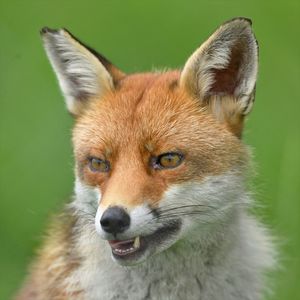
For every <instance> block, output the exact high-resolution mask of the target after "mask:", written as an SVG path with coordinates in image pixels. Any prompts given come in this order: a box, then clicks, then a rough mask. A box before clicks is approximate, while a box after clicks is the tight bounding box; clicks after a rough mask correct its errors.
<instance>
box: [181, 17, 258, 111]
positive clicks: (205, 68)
mask: <svg viewBox="0 0 300 300" xmlns="http://www.w3.org/2000/svg"><path fill="white" fill-rule="evenodd" d="M257 69H258V46H257V42H256V39H255V37H254V34H253V32H252V29H251V21H250V20H248V19H245V18H237V19H233V20H231V21H228V22H226V23H224V24H223V25H222V26H221V27H220V28H219V29H218V30H217V31H216V32H215V33H214V34H213V35H212V36H211V37H210V38H209V39H208V40H207V41H206V42H205V43H203V44H202V45H201V47H200V48H198V49H197V50H196V51H195V52H194V53H193V54H192V56H191V57H190V58H189V59H188V61H187V62H186V64H185V66H184V68H183V71H182V74H181V79H180V83H181V85H183V86H184V87H185V88H186V89H187V90H188V91H189V92H191V93H192V94H193V95H195V96H196V97H197V98H198V99H200V101H203V102H205V103H208V102H209V99H210V98H214V99H216V97H217V98H218V99H219V101H221V99H222V97H224V96H226V97H228V96H229V97H232V98H233V99H235V102H236V105H237V109H239V112H240V114H243V115H245V114H247V113H248V112H249V111H250V110H251V107H252V103H253V100H254V93H255V82H256V77H257Z"/></svg>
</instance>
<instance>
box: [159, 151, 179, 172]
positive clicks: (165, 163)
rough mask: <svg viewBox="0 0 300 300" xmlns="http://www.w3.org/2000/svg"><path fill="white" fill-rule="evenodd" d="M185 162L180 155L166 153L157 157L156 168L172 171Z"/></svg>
mask: <svg viewBox="0 0 300 300" xmlns="http://www.w3.org/2000/svg"><path fill="white" fill-rule="evenodd" d="M182 160H183V155H182V154H180V153H172V152H170V153H164V154H161V155H159V156H158V157H157V159H156V163H155V166H154V167H156V168H158V169H172V168H176V167H178V166H179V165H180V164H181V162H182Z"/></svg>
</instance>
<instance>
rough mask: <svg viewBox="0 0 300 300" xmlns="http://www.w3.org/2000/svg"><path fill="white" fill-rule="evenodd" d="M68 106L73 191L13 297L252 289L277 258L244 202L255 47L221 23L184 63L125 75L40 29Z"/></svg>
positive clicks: (256, 292) (235, 23) (247, 294)
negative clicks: (246, 131) (246, 130)
mask: <svg viewBox="0 0 300 300" xmlns="http://www.w3.org/2000/svg"><path fill="white" fill-rule="evenodd" d="M41 35H42V39H43V42H44V47H45V49H46V53H47V55H48V58H49V60H50V63H51V65H52V67H53V69H54V71H55V73H56V75H57V77H58V82H59V85H60V87H61V90H62V92H63V94H64V96H65V99H66V105H67V108H68V111H69V112H70V113H71V114H72V115H73V116H74V119H75V126H74V130H73V144H74V157H75V175H76V181H75V191H74V197H73V201H72V202H71V203H70V204H68V205H67V206H66V208H65V210H64V212H63V214H62V215H60V216H59V217H58V218H57V220H56V221H55V222H54V224H53V225H52V227H51V229H50V231H49V235H48V237H47V239H46V241H45V244H44V246H43V247H42V249H41V251H40V253H39V256H38V259H37V260H36V261H35V262H34V264H33V265H32V267H31V271H30V274H29V276H28V278H27V280H26V282H25V285H24V287H23V288H22V290H21V291H20V293H19V294H18V296H17V299H19V300H20V299H41V300H47V299H51V300H54V299H95V300H96V299H104V300H113V299H130V300H140V299H154V300H155V299H161V300H168V299H170V300H174V299H184V300H193V299H197V300H199V299H200V300H242V299H245V300H258V299H262V295H263V293H264V290H265V281H264V277H265V273H266V271H268V270H269V269H271V268H272V267H273V265H274V263H275V258H274V250H273V243H272V239H271V237H270V235H269V233H268V230H267V229H266V228H265V226H263V225H262V224H260V222H259V221H258V220H256V218H255V217H254V216H252V215H251V213H250V212H249V207H250V206H251V203H252V200H251V197H250V194H249V192H248V191H247V184H246V183H247V178H248V174H249V172H248V170H249V168H250V154H249V150H248V148H247V147H246V146H245V145H244V144H243V142H242V140H241V138H242V131H243V124H244V120H245V117H246V116H247V114H248V113H249V112H250V110H251V108H252V105H253V102H254V94H255V84H256V77H257V69H258V46H257V42H256V39H255V37H254V34H253V31H252V28H251V21H250V20H248V19H245V18H236V19H233V20H230V21H228V22H226V23H224V24H222V25H221V26H220V27H219V28H218V29H217V30H216V31H215V32H214V33H213V34H212V35H211V36H210V37H209V38H208V40H207V41H206V42H205V43H203V44H202V45H201V46H200V47H199V48H198V49H197V50H196V51H195V52H194V53H193V54H192V55H191V56H190V58H188V60H187V62H186V63H185V65H184V67H183V68H182V70H174V71H164V72H152V73H141V74H125V73H123V72H122V71H120V70H119V69H118V68H117V67H116V66H114V65H113V64H111V63H110V62H109V61H108V60H107V59H106V58H105V57H103V56H102V55H100V54H99V53H97V52H96V51H95V50H93V49H92V48H90V47H88V46H86V45H85V44H84V43H82V42H81V41H79V40H78V39H77V38H75V37H74V36H73V35H72V34H71V33H70V32H68V31H67V30H65V29H59V30H52V29H49V28H46V27H45V28H43V29H42V30H41Z"/></svg>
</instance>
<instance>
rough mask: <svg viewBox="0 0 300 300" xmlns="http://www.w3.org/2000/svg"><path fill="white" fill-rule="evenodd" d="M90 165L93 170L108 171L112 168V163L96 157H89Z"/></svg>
mask: <svg viewBox="0 0 300 300" xmlns="http://www.w3.org/2000/svg"><path fill="white" fill-rule="evenodd" d="M89 167H90V170H91V171H93V172H108V171H109V170H110V163H109V161H107V160H103V159H100V158H96V157H91V158H89Z"/></svg>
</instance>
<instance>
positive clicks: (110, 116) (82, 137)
mask: <svg viewBox="0 0 300 300" xmlns="http://www.w3.org/2000/svg"><path fill="white" fill-rule="evenodd" d="M178 80H179V72H178V71H172V72H165V73H146V74H135V75H130V76H127V77H126V78H124V79H123V80H122V81H121V82H120V83H119V85H118V88H117V89H116V90H115V91H113V92H110V93H108V94H106V95H105V96H104V97H103V98H102V99H95V101H92V102H91V105H90V106H89V108H88V109H87V110H86V112H85V113H84V114H83V115H82V116H80V117H79V118H78V119H77V122H76V125H75V129H74V139H73V140H74V146H75V155H76V157H77V158H79V159H80V158H82V159H83V157H81V156H86V155H95V156H98V155H100V156H103V155H110V156H113V157H117V156H120V155H122V153H123V154H124V155H125V153H126V155H127V158H128V159H129V156H131V157H132V156H137V155H140V153H142V152H143V151H149V152H151V153H156V154H160V153H163V152H168V151H176V150H181V151H183V152H184V154H186V155H188V156H189V157H191V158H193V161H194V162H195V163H197V164H198V168H199V166H203V167H205V168H208V170H207V171H210V172H213V173H218V172H222V171H224V170H226V169H228V168H229V167H232V166H233V165H235V164H236V163H240V162H241V161H243V160H244V158H245V149H244V148H243V146H242V144H241V142H240V140H239V139H238V138H236V137H235V136H234V135H233V134H232V133H231V132H230V131H229V130H227V128H226V125H223V124H221V123H219V122H218V121H217V120H215V119H214V117H213V116H212V115H210V114H209V113H208V112H207V111H206V110H205V107H201V105H200V102H199V101H197V99H193V98H192V97H191V96H189V95H188V94H187V93H186V92H185V91H184V89H182V88H180V86H179V85H178Z"/></svg>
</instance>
